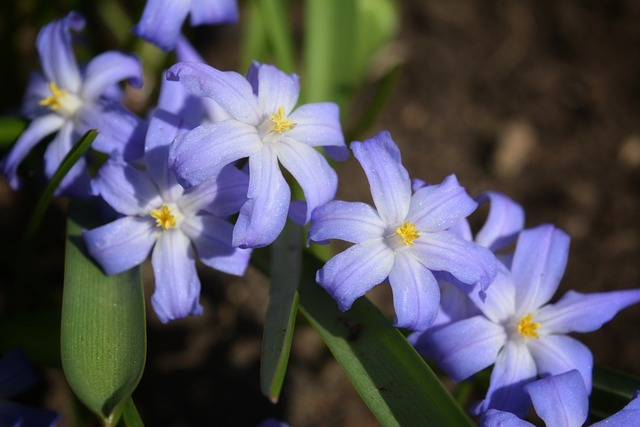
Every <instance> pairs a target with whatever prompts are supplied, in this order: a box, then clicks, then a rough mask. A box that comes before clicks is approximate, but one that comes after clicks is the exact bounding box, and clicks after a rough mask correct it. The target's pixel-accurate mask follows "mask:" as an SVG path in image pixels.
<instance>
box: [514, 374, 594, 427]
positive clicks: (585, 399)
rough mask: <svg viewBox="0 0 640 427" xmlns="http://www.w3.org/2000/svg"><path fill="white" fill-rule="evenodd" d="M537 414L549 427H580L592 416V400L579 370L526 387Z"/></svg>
mask: <svg viewBox="0 0 640 427" xmlns="http://www.w3.org/2000/svg"><path fill="white" fill-rule="evenodd" d="M525 390H526V391H527V393H529V396H531V402H532V403H533V407H534V408H535V409H536V413H537V414H538V415H539V416H540V418H542V420H543V421H544V423H545V425H547V426H558V427H581V426H582V425H583V424H584V422H585V421H587V416H588V415H589V396H588V395H587V390H586V389H585V388H584V382H583V381H582V376H581V375H580V373H579V372H578V371H576V370H571V371H568V372H564V373H562V374H558V375H552V376H550V377H547V378H543V379H541V380H538V381H534V382H532V383H529V384H527V385H526V386H525Z"/></svg>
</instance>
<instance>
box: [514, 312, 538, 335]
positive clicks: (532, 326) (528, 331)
mask: <svg viewBox="0 0 640 427" xmlns="http://www.w3.org/2000/svg"><path fill="white" fill-rule="evenodd" d="M532 319H533V316H532V315H531V313H529V314H527V315H526V316H524V317H522V319H520V321H519V322H518V332H519V333H520V334H521V335H523V336H525V337H526V338H539V337H538V332H537V331H538V328H540V326H541V325H540V323H538V322H533V321H532Z"/></svg>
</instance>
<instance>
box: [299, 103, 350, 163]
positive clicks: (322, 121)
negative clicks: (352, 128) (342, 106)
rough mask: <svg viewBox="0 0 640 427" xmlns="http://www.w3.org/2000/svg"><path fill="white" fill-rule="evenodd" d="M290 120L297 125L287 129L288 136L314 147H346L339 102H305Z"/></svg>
mask: <svg viewBox="0 0 640 427" xmlns="http://www.w3.org/2000/svg"><path fill="white" fill-rule="evenodd" d="M289 120H291V121H292V122H293V123H295V124H296V125H295V126H294V127H293V129H291V130H289V131H287V137H288V138H291V139H295V140H296V141H300V142H302V143H303V144H306V145H309V146H312V147H317V146H323V147H327V146H331V147H344V148H345V149H346V145H345V143H344V135H343V134H342V127H341V125H340V110H339V107H338V105H337V104H334V103H333V102H318V103H313V104H304V105H301V106H299V107H298V108H296V109H295V110H294V111H293V112H292V113H291V114H290V115H289ZM347 155H348V154H347Z"/></svg>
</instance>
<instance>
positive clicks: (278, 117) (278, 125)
mask: <svg viewBox="0 0 640 427" xmlns="http://www.w3.org/2000/svg"><path fill="white" fill-rule="evenodd" d="M269 119H270V120H271V121H272V122H273V123H274V126H273V129H272V130H271V132H278V133H282V132H286V131H288V130H291V129H293V128H294V126H295V125H296V123H293V122H291V120H289V119H285V118H284V108H283V107H278V111H277V112H276V113H275V114H272V115H271V116H269Z"/></svg>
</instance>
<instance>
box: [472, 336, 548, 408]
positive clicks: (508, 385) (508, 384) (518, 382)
mask: <svg viewBox="0 0 640 427" xmlns="http://www.w3.org/2000/svg"><path fill="white" fill-rule="evenodd" d="M535 378H536V364H535V363H534V361H533V358H532V357H531V353H530V352H529V350H528V349H527V346H526V345H524V344H521V343H516V342H512V341H508V342H507V344H506V345H505V346H504V348H503V349H502V351H501V352H500V354H498V358H497V360H496V363H495V365H494V367H493V371H492V372H491V380H490V385H489V390H488V391H487V397H486V399H485V400H484V401H483V402H482V403H480V405H479V406H478V408H477V409H478V410H479V411H482V412H484V411H486V410H488V409H491V408H493V409H500V410H503V411H508V412H512V413H514V414H516V415H517V416H519V417H524V416H525V415H526V414H527V411H528V409H529V406H530V404H531V402H530V399H529V396H528V395H527V394H526V393H525V391H524V386H525V385H526V384H528V383H530V382H532V381H533V380H534V379H535Z"/></svg>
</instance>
